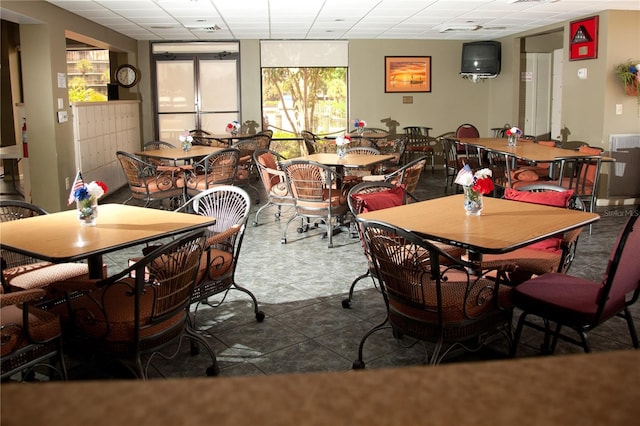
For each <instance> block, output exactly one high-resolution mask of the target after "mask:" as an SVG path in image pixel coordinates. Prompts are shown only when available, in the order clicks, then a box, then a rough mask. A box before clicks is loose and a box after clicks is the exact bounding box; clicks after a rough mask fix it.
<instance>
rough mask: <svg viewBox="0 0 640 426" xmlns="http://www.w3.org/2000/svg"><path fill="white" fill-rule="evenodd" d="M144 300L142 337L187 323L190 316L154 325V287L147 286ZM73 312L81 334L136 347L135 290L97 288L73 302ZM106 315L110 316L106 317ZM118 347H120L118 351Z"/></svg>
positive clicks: (180, 315) (114, 286) (177, 316)
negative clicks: (98, 303) (133, 343)
mask: <svg viewBox="0 0 640 426" xmlns="http://www.w3.org/2000/svg"><path fill="white" fill-rule="evenodd" d="M123 282H127V283H129V284H130V285H131V286H133V282H134V281H133V279H131V278H127V279H124V280H123ZM146 289H147V290H146V291H145V292H144V294H142V295H141V296H140V325H141V329H140V337H141V338H144V337H149V336H153V335H155V334H157V333H159V332H160V331H162V330H165V329H168V328H170V327H172V326H174V325H175V324H176V323H178V322H179V321H181V320H183V321H186V312H185V311H181V312H178V313H177V314H175V315H174V316H173V317H172V318H170V319H168V320H167V321H166V322H161V323H158V324H154V325H151V323H150V318H151V309H152V306H153V298H154V297H155V296H156V295H155V292H154V291H153V287H152V286H147V287H146ZM96 300H100V301H103V303H104V305H103V308H100V307H99V306H98V305H97V304H96V302H95V301H96ZM70 304H71V311H72V312H74V313H75V315H74V317H73V318H74V326H75V327H76V328H77V330H78V332H79V333H80V334H82V335H84V336H86V337H91V338H95V339H98V340H103V339H104V340H105V341H107V342H111V343H117V342H127V343H132V342H133V339H134V331H135V322H134V318H135V315H134V305H135V304H134V297H133V296H132V294H131V287H130V286H129V285H124V284H122V283H120V282H118V283H115V284H112V285H110V286H109V287H107V288H96V290H94V291H92V292H91V293H89V294H87V295H82V296H80V297H76V298H72V299H71V300H70ZM105 312H106V313H107V315H106V316H105ZM117 347H118V346H117V345H116V346H115V348H117Z"/></svg>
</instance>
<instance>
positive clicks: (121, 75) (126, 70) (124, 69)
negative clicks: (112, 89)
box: [115, 64, 140, 87]
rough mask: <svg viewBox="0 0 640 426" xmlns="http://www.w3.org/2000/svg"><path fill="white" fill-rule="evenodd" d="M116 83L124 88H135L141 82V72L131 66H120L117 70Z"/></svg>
mask: <svg viewBox="0 0 640 426" xmlns="http://www.w3.org/2000/svg"><path fill="white" fill-rule="evenodd" d="M115 77H116V82H117V83H118V84H119V85H120V86H122V87H133V86H135V85H136V84H138V81H140V70H138V68H136V67H134V66H133V65H131V64H124V65H120V66H119V67H118V69H117V70H116V74H115Z"/></svg>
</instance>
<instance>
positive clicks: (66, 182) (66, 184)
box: [64, 177, 70, 189]
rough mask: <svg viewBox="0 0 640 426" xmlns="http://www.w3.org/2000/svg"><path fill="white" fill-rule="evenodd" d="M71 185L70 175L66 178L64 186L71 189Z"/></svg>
mask: <svg viewBox="0 0 640 426" xmlns="http://www.w3.org/2000/svg"><path fill="white" fill-rule="evenodd" d="M69 185H70V183H69V178H68V177H66V178H64V187H65V189H69Z"/></svg>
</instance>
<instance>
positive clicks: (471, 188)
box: [455, 164, 494, 216]
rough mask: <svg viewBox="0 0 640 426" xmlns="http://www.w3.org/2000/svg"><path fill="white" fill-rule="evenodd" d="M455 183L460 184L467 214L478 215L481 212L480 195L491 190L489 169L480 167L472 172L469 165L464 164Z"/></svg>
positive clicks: (491, 182)
mask: <svg viewBox="0 0 640 426" xmlns="http://www.w3.org/2000/svg"><path fill="white" fill-rule="evenodd" d="M455 183H457V184H458V185H461V186H462V189H463V193H464V209H465V210H466V212H467V215H475V216H479V215H480V214H481V212H482V196H483V195H486V194H489V193H491V191H493V187H494V186H493V180H492V179H491V170H489V169H480V170H478V171H477V172H475V173H473V172H472V171H471V167H469V165H468V164H465V165H464V167H463V168H462V169H460V171H459V172H458V175H457V176H456V180H455Z"/></svg>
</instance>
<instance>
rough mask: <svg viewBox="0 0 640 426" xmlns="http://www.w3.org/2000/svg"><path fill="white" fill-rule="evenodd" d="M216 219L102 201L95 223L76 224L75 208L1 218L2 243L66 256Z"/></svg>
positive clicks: (57, 258)
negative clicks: (90, 224)
mask: <svg viewBox="0 0 640 426" xmlns="http://www.w3.org/2000/svg"><path fill="white" fill-rule="evenodd" d="M214 223H215V219H214V218H211V217H206V216H201V215H195V214H188V213H176V212H173V211H167V210H157V209H150V208H144V207H137V206H127V205H123V204H101V205H99V206H98V220H97V224H96V226H82V225H80V222H79V220H78V217H77V212H76V211H75V210H67V211H63V212H60V213H52V214H48V215H42V216H35V217H31V218H27V219H21V220H14V221H10V222H3V223H0V235H2V240H1V241H0V246H2V247H3V248H7V249H10V250H14V251H17V252H19V253H23V254H26V255H28V256H33V257H36V258H39V259H43V260H46V261H49V262H55V263H60V262H70V261H76V260H82V259H86V258H88V257H90V256H93V255H100V254H103V253H107V252H110V251H115V250H119V249H121V248H125V247H130V246H133V245H137V244H142V243H145V242H147V241H152V240H155V239H159V238H163V237H167V236H172V235H176V234H179V233H182V232H186V231H191V230H195V229H198V228H202V227H204V226H207V225H213V224H214Z"/></svg>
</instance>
